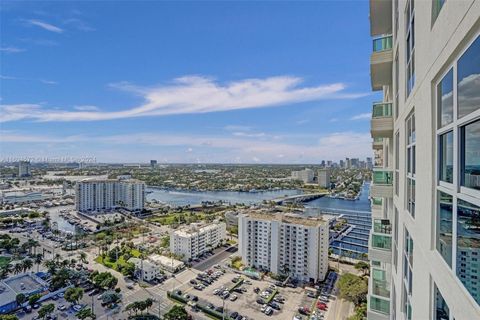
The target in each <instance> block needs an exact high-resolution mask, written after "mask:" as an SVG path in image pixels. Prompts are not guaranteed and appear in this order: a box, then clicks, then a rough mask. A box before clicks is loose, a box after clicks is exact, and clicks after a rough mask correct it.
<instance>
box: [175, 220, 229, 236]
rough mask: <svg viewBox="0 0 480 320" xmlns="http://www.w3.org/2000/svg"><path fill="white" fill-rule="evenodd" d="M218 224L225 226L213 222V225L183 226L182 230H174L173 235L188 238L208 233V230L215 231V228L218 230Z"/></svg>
mask: <svg viewBox="0 0 480 320" xmlns="http://www.w3.org/2000/svg"><path fill="white" fill-rule="evenodd" d="M220 224H225V223H224V222H214V223H211V224H205V225H195V224H191V225H189V226H185V227H182V228H179V229H177V230H175V231H174V233H175V234H176V235H177V236H181V237H190V236H192V235H194V234H196V233H201V232H206V231H209V230H213V229H216V228H218V226H219V225H220Z"/></svg>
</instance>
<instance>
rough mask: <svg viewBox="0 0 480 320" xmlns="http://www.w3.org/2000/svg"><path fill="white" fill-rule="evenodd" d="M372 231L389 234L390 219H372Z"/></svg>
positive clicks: (390, 227) (390, 231)
mask: <svg viewBox="0 0 480 320" xmlns="http://www.w3.org/2000/svg"><path fill="white" fill-rule="evenodd" d="M373 232H376V233H383V234H391V233H392V225H391V224H390V220H387V219H374V220H373Z"/></svg>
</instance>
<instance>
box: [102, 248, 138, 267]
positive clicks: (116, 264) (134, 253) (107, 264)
mask: <svg viewBox="0 0 480 320" xmlns="http://www.w3.org/2000/svg"><path fill="white" fill-rule="evenodd" d="M130 255H131V256H132V257H135V258H138V257H139V256H140V251H138V250H137V249H132V250H130ZM95 261H96V262H98V263H100V264H103V265H104V266H105V267H107V268H111V269H113V270H116V271H119V270H120V269H121V268H119V267H121V266H124V265H126V264H127V261H125V259H124V257H123V255H122V256H119V257H118V260H117V261H115V262H114V261H111V260H110V258H109V257H108V256H105V259H104V258H103V257H102V256H98V257H96V258H95Z"/></svg>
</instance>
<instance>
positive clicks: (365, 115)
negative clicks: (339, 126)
mask: <svg viewBox="0 0 480 320" xmlns="http://www.w3.org/2000/svg"><path fill="white" fill-rule="evenodd" d="M370 118H372V114H371V113H370V112H367V113H361V114H357V115H356V116H353V117H351V118H350V120H368V119H370Z"/></svg>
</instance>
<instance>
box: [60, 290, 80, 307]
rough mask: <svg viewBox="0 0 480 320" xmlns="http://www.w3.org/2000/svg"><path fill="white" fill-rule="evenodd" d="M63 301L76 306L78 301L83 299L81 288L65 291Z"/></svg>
mask: <svg viewBox="0 0 480 320" xmlns="http://www.w3.org/2000/svg"><path fill="white" fill-rule="evenodd" d="M64 297H65V300H66V301H67V302H70V303H72V304H77V303H78V301H79V300H80V299H82V297H83V289H82V288H68V289H67V290H66V291H65V296H64Z"/></svg>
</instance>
